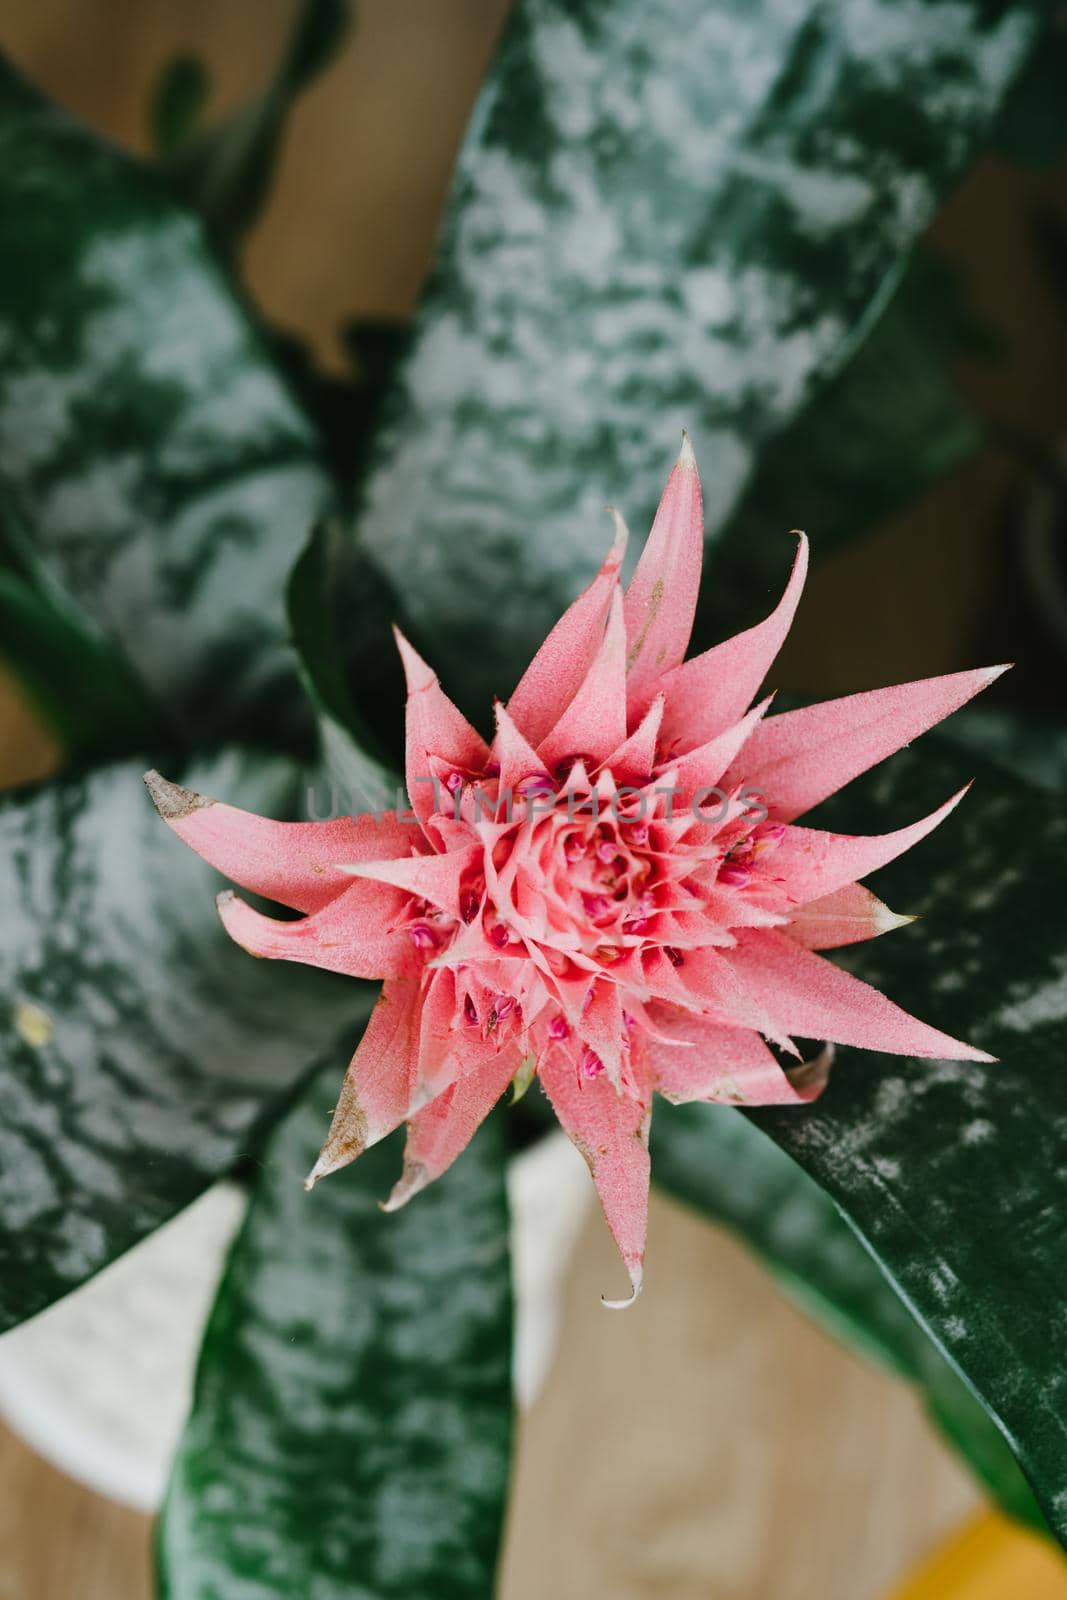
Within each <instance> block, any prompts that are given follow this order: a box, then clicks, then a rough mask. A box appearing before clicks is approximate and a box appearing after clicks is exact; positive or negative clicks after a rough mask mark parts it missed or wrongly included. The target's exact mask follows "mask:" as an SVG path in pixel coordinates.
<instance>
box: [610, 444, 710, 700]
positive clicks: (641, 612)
mask: <svg viewBox="0 0 1067 1600" xmlns="http://www.w3.org/2000/svg"><path fill="white" fill-rule="evenodd" d="M703 559H704V508H703V500H702V496H701V492H700V478H699V476H698V474H697V465H696V461H695V459H694V456H693V447H692V445H691V444H690V443H689V440H688V438H686V439H684V441H683V443H682V450H681V454H680V455H679V457H678V461H677V464H676V466H675V468H674V471H673V472H672V473H671V475H670V477H669V479H668V480H667V487H666V489H665V490H664V491H663V498H662V500H661V501H660V503H659V510H658V511H657V512H656V520H655V522H653V524H652V532H651V533H650V534H649V536H648V543H647V544H646V545H645V548H644V550H643V551H642V552H641V559H640V561H639V562H638V563H637V570H636V572H635V573H634V575H633V578H632V579H631V581H630V586H629V588H628V589H627V591H626V608H625V615H626V666H627V671H628V673H629V683H628V685H627V693H628V696H629V704H630V715H631V717H632V718H633V719H634V720H635V721H636V720H638V719H640V718H641V717H643V716H644V714H645V712H646V711H647V710H648V707H649V706H650V705H651V704H652V701H653V700H654V699H655V698H656V695H657V694H658V693H659V690H660V687H661V680H662V678H663V676H664V674H665V673H668V672H670V670H671V668H672V667H676V666H677V665H678V663H679V662H680V661H681V660H682V659H683V657H684V655H685V652H686V649H687V647H688V645H689V635H690V634H691V633H692V631H693V618H694V617H695V616H696V609H697V593H698V591H699V589H700V568H701V563H702V562H703Z"/></svg>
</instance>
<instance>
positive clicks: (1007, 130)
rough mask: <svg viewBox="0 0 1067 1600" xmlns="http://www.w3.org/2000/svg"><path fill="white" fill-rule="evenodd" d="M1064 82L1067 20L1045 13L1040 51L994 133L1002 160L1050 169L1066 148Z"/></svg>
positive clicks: (1052, 10) (1055, 9)
mask: <svg viewBox="0 0 1067 1600" xmlns="http://www.w3.org/2000/svg"><path fill="white" fill-rule="evenodd" d="M1065 77H1067V19H1065V17H1064V13H1063V11H1062V9H1061V8H1060V7H1059V6H1056V5H1050V6H1047V7H1046V8H1045V26H1044V30H1043V32H1042V36H1041V43H1040V47H1039V48H1038V49H1037V50H1035V51H1034V52H1033V53H1032V55H1031V57H1030V60H1029V61H1028V62H1027V65H1026V69H1025V71H1024V72H1023V73H1022V75H1021V76H1020V78H1019V80H1018V82H1017V83H1016V84H1015V86H1014V87H1013V89H1012V92H1011V94H1010V95H1008V97H1007V100H1006V101H1005V104H1004V107H1003V110H1002V112H1001V115H1000V118H999V120H998V122H997V126H996V130H995V144H996V148H997V151H998V153H999V154H1000V155H1003V156H1007V158H1008V160H1009V161H1015V162H1019V163H1020V164H1022V165H1024V166H1033V167H1051V166H1053V165H1054V164H1055V163H1056V162H1057V161H1059V160H1061V159H1062V157H1063V151H1064V145H1065V144H1067V115H1065V107H1064V97H1063V84H1064V79H1065Z"/></svg>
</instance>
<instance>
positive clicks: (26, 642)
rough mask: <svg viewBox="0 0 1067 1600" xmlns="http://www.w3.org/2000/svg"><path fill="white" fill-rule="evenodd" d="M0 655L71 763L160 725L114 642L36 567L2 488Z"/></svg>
mask: <svg viewBox="0 0 1067 1600" xmlns="http://www.w3.org/2000/svg"><path fill="white" fill-rule="evenodd" d="M0 651H2V653H3V655H4V657H5V658H6V660H7V662H8V665H9V666H10V668H11V670H12V671H13V672H14V673H15V674H16V676H17V677H18V678H19V679H20V680H21V682H22V685H23V687H24V689H25V690H26V692H27V694H28V695H29V696H30V698H31V700H32V701H33V703H34V705H35V707H36V709H37V711H38V713H39V714H40V716H41V717H42V718H43V720H44V721H45V722H47V723H48V724H49V725H50V726H51V728H52V730H53V732H55V733H56V734H57V735H58V736H59V738H60V740H61V741H62V743H63V745H64V747H65V751H66V754H67V755H68V756H69V757H70V758H72V759H73V760H75V761H78V760H86V759H89V758H90V757H95V758H99V759H104V758H107V757H108V756H112V755H118V754H120V753H123V752H125V751H127V750H129V749H130V748H131V746H137V745H142V746H143V745H146V744H147V743H148V742H149V740H151V739H152V738H153V737H156V736H158V732H159V729H160V727H162V726H164V725H165V721H164V718H163V716H162V714H161V712H160V711H159V709H158V707H156V706H155V705H153V704H152V702H151V701H150V699H149V697H148V695H147V694H146V693H145V691H144V689H143V688H142V686H141V684H140V682H139V681H138V679H137V678H136V677H135V675H134V674H133V672H132V671H131V670H130V667H129V666H128V664H127V663H126V661H125V660H124V658H123V656H122V654H121V652H120V651H119V650H118V649H117V647H116V646H115V644H114V643H113V641H111V640H109V639H107V638H105V637H104V635H103V634H102V633H101V631H100V630H99V629H98V628H95V627H94V626H93V625H92V623H91V622H90V620H89V618H88V617H86V616H85V615H84V613H83V612H82V611H81V610H80V609H79V608H78V606H76V605H75V603H74V602H73V600H72V599H71V598H70V596H69V595H67V594H66V593H65V592H64V590H63V588H62V586H61V585H60V584H59V583H58V582H57V581H56V580H55V578H54V577H53V576H52V574H51V573H49V572H48V571H47V570H46V569H45V567H44V566H43V565H42V563H41V562H39V561H38V560H37V558H36V555H35V552H34V550H33V548H32V544H31V543H30V541H29V540H28V539H27V537H26V534H25V530H24V529H22V528H20V527H19V526H18V522H17V519H16V517H15V515H14V512H13V509H12V508H11V507H10V506H9V505H8V503H7V499H6V496H5V495H4V493H3V490H2V488H0Z"/></svg>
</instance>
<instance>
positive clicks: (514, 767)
mask: <svg viewBox="0 0 1067 1600" xmlns="http://www.w3.org/2000/svg"><path fill="white" fill-rule="evenodd" d="M601 638H603V633H602V634H601ZM494 711H495V713H496V738H495V739H494V740H493V760H494V761H495V762H496V764H497V766H498V767H499V768H500V791H501V793H503V792H504V791H505V790H507V789H510V790H511V791H512V793H513V795H514V794H515V793H516V792H517V790H518V788H519V785H520V784H521V783H522V782H523V780H524V779H527V778H539V777H541V776H543V775H544V762H543V761H542V760H541V757H540V756H539V755H538V754H537V751H536V750H535V749H534V748H533V746H532V745H531V744H530V743H529V742H528V741H527V739H526V737H525V735H524V734H523V733H521V732H520V730H519V728H518V727H517V726H516V724H515V722H514V721H513V720H512V718H511V715H510V713H509V712H508V710H507V709H506V707H504V706H502V705H501V704H500V702H499V700H498V701H497V702H496V705H495V707H494Z"/></svg>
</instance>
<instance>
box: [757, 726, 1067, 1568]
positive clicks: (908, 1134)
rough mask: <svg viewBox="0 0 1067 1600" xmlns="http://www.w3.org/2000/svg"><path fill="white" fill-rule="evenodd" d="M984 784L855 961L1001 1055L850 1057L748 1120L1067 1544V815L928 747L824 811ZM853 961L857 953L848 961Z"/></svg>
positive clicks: (903, 881)
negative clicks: (873, 1263)
mask: <svg viewBox="0 0 1067 1600" xmlns="http://www.w3.org/2000/svg"><path fill="white" fill-rule="evenodd" d="M976 767H978V768H979V769H980V776H979V780H978V782H977V783H976V785H975V788H974V789H973V790H972V791H971V793H970V794H969V795H968V797H967V799H966V801H965V802H964V804H963V806H962V807H961V808H960V810H959V811H958V812H957V813H956V814H954V816H953V817H952V819H951V821H950V822H948V823H946V824H945V826H944V827H943V828H942V829H941V830H940V832H939V833H938V835H937V841H936V845H935V846H934V847H933V848H934V849H935V850H936V859H932V857H931V849H932V847H931V846H930V845H927V846H925V847H924V848H923V849H921V850H917V851H914V852H912V853H911V854H909V855H907V856H905V857H904V858H903V859H902V860H901V861H898V862H896V863H894V864H893V866H892V867H891V868H888V869H886V870H885V871H884V872H883V873H881V874H879V875H878V879H877V880H876V887H877V888H878V892H879V893H880V894H885V895H886V897H887V898H888V900H889V902H890V903H891V904H892V905H894V906H898V907H900V908H901V909H902V910H905V911H913V912H921V913H923V914H924V919H925V920H924V921H923V922H922V924H921V925H920V926H918V927H916V928H914V929H911V930H908V931H907V932H903V931H902V932H899V933H896V934H892V935H889V936H887V937H885V938H882V939H878V940H875V941H873V943H871V944H869V945H867V946H864V947H862V948H860V949H858V950H857V951H856V952H855V953H852V952H843V953H842V955H841V957H840V959H841V960H842V964H847V965H849V966H850V967H851V968H853V970H855V971H857V972H859V973H860V974H861V975H862V976H863V977H864V978H866V979H867V980H868V981H870V982H872V983H874V984H876V985H877V986H878V987H879V988H881V989H883V990H884V991H885V992H886V993H888V994H889V995H890V996H891V997H892V998H893V999H894V1000H896V1001H898V1002H899V1003H900V1004H902V1005H904V1006H906V1007H907V1008H908V1009H909V1010H912V1011H914V1012H916V1013H917V1014H918V1015H920V1016H922V1017H923V1018H925V1019H926V1020H928V1021H930V1022H932V1023H934V1024H935V1025H936V1026H937V1027H940V1028H944V1029H946V1030H947V1031H948V1032H950V1033H953V1034H956V1035H958V1036H963V1037H964V1038H967V1039H969V1040H970V1041H972V1042H973V1043H974V1044H977V1045H979V1046H980V1047H981V1048H983V1049H986V1050H989V1051H991V1052H993V1053H994V1054H995V1055H997V1056H998V1057H999V1058H1000V1059H999V1060H998V1062H997V1063H996V1064H995V1065H992V1066H982V1065H978V1064H974V1063H971V1062H936V1061H935V1062H931V1061H909V1060H901V1059H900V1058H898V1057H891V1056H888V1057H887V1056H875V1055H870V1054H867V1053H864V1052H858V1051H852V1050H840V1051H839V1052H838V1058H837V1065H836V1066H835V1070H834V1073H833V1076H832V1077H831V1080H830V1086H829V1088H828V1089H827V1091H826V1093H825V1095H824V1096H823V1098H822V1099H821V1100H820V1101H819V1102H818V1104H817V1105H815V1106H813V1107H812V1108H811V1109H810V1110H803V1111H800V1112H791V1111H788V1112H787V1111H773V1110H767V1111H760V1112H753V1113H752V1114H751V1115H752V1118H753V1121H754V1122H755V1123H756V1124H757V1125H758V1126H759V1127H760V1128H761V1129H762V1130H763V1131H764V1132H765V1133H767V1134H769V1135H770V1137H771V1138H773V1139H774V1140H775V1142H776V1143H777V1144H778V1145H780V1146H781V1148H782V1149H783V1150H785V1151H786V1152H787V1153H788V1154H789V1155H791V1156H792V1157H793V1159H794V1160H795V1161H797V1162H799V1164H800V1165H801V1166H802V1167H803V1168H804V1169H805V1171H807V1172H808V1173H809V1174H810V1175H811V1176H812V1177H813V1178H814V1179H815V1180H816V1181H817V1182H818V1183H819V1184H820V1185H821V1187H822V1188H823V1189H824V1190H825V1191H826V1192H827V1194H829V1195H830V1197H831V1198H832V1199H833V1200H834V1201H835V1202H836V1203H837V1204H838V1205H839V1206H840V1207H841V1209H842V1210H843V1211H844V1212H845V1214H846V1216H847V1217H848V1218H849V1220H850V1222H851V1223H852V1225H853V1227H855V1228H856V1230H857V1231H858V1232H859V1234H860V1235H861V1237H862V1238H863V1239H864V1241H865V1242H866V1244H867V1247H868V1248H869V1249H870V1250H871V1251H872V1253H873V1254H874V1255H875V1256H876V1258H877V1259H878V1261H879V1263H880V1265H881V1267H882V1269H883V1270H884V1272H885V1273H886V1274H887V1276H888V1277H889V1278H890V1279H891V1281H892V1282H893V1284H894V1285H895V1287H896V1289H897V1292H898V1293H899V1294H900V1295H901V1296H902V1298H903V1299H904V1300H905V1301H906V1302H907V1304H908V1305H909V1306H910V1308H911V1310H912V1312H913V1314H914V1315H915V1317H916V1318H917V1319H918V1321H919V1322H920V1323H921V1324H922V1326H923V1327H924V1328H925V1329H926V1330H927V1332H928V1333H929V1334H930V1336H931V1338H932V1339H933V1340H934V1342H935V1344H937V1346H938V1347H939V1349H940V1350H941V1351H942V1352H943V1353H944V1354H945V1355H946V1357H947V1358H948V1360H949V1361H950V1362H951V1363H952V1364H953V1365H954V1366H955V1367H956V1368H957V1369H958V1370H959V1371H960V1373H961V1374H962V1375H963V1376H964V1378H965V1379H966V1381H967V1383H968V1384H969V1385H970V1386H971V1388H972V1389H973V1390H974V1392H975V1393H976V1394H977V1395H978V1397H979V1398H980V1399H981V1401H982V1403H983V1404H984V1405H985V1406H986V1408H987V1409H988V1410H989V1412H990V1413H991V1415H992V1416H993V1417H994V1418H995V1419H996V1421H997V1422H998V1424H999V1426H1000V1427H1001V1429H1002V1430H1003V1432H1004V1435H1005V1437H1006V1438H1007V1439H1008V1441H1009V1443H1010V1444H1011V1447H1012V1449H1013V1451H1014V1453H1015V1455H1016V1457H1017V1459H1018V1461H1019V1463H1020V1465H1021V1467H1022V1469H1023V1471H1024V1472H1025V1474H1026V1476H1027V1478H1028V1479H1029V1481H1030V1484H1031V1486H1032V1488H1033V1490H1034V1493H1035V1496H1036V1498H1037V1500H1038V1503H1039V1504H1040V1506H1041V1508H1042V1510H1043V1511H1044V1513H1045V1515H1046V1517H1047V1518H1048V1521H1049V1524H1050V1525H1051V1527H1052V1528H1053V1530H1054V1531H1055V1533H1056V1534H1057V1536H1058V1537H1059V1538H1060V1539H1061V1540H1062V1539H1064V1538H1065V1537H1067V1493H1065V1490H1064V1485H1065V1483H1067V1378H1065V1376H1064V1371H1063V1361H1062V1351H1063V1345H1064V1336H1065V1334H1067V1313H1065V1310H1064V1300H1063V1281H1064V1276H1065V1274H1067V1236H1065V1234H1064V1229H1063V1216H1064V1212H1065V1208H1067V1161H1065V1160H1064V1150H1065V1148H1067V1076H1065V1074H1064V1072H1063V1070H1062V1067H1063V1059H1064V1050H1065V1047H1067V911H1065V906H1064V898H1063V891H1064V887H1065V885H1067V814H1065V812H1064V807H1063V801H1062V798H1061V797H1060V796H1059V795H1050V794H1047V793H1043V792H1041V791H1039V790H1037V789H1034V788H1031V787H1030V786H1029V785H1027V784H1026V783H1024V782H1021V781H1018V780H1015V779H1013V778H1012V777H1010V776H1009V775H1008V774H1007V773H1002V772H1000V771H998V770H997V769H995V768H992V767H989V768H986V767H983V766H982V764H981V762H980V760H979V759H978V758H975V757H972V756H970V755H963V754H960V753H959V752H958V751H956V750H954V749H952V748H951V747H950V746H949V745H948V744H944V745H943V746H938V745H937V743H936V742H931V741H929V740H928V741H925V742H924V744H923V745H922V746H920V747H919V748H918V749H915V750H909V751H906V752H904V753H902V754H901V755H899V756H897V757H895V758H894V760H893V761H892V762H891V763H890V765H889V766H888V767H887V768H885V769H884V770H881V771H879V772H878V773H876V774H875V775H873V776H871V777H868V778H866V779H863V780H861V781H860V782H859V783H857V784H855V785H852V786H850V788H849V789H848V790H846V791H845V792H844V794H842V795H840V796H838V797H837V798H836V799H835V800H834V801H833V802H831V803H829V804H827V805H826V806H824V807H821V808H820V813H821V815H820V821H822V822H823V823H825V824H826V825H827V826H831V827H836V828H841V829H843V830H845V831H847V832H880V831H882V830H883V829H885V828H888V827H890V826H893V825H895V824H896V823H901V822H904V821H906V820H907V819H909V818H911V817H915V816H921V815H923V813H924V812H926V811H929V810H930V809H932V807H933V805H934V804H935V803H936V802H937V801H938V800H941V799H944V797H945V796H946V795H948V794H951V793H952V792H953V790H955V789H957V788H958V787H959V786H960V783H961V782H962V781H964V780H965V779H966V778H968V777H970V776H971V775H972V774H973V773H974V771H975V768H976ZM847 957H851V959H847V962H846V958H847Z"/></svg>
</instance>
